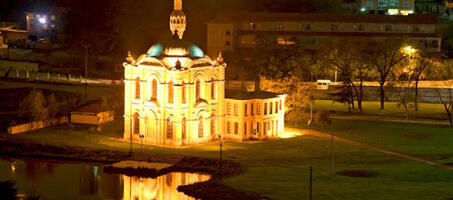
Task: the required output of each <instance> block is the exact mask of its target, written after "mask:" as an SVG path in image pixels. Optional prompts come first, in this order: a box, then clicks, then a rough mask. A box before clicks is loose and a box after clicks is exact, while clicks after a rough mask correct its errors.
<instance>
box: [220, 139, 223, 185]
mask: <svg viewBox="0 0 453 200" xmlns="http://www.w3.org/2000/svg"><path fill="white" fill-rule="evenodd" d="M219 140H220V144H219V145H220V164H219V170H220V179H222V147H223V143H222V135H219Z"/></svg>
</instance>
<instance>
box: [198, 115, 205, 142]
mask: <svg viewBox="0 0 453 200" xmlns="http://www.w3.org/2000/svg"><path fill="white" fill-rule="evenodd" d="M203 126H204V124H203V116H200V118H198V137H199V138H202V137H203V130H204V127H203Z"/></svg>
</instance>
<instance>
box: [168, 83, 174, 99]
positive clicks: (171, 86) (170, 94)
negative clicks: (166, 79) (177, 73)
mask: <svg viewBox="0 0 453 200" xmlns="http://www.w3.org/2000/svg"><path fill="white" fill-rule="evenodd" d="M173 94H174V91H173V81H170V83H168V103H173V99H174V96H173Z"/></svg>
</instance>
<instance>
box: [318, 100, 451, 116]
mask: <svg viewBox="0 0 453 200" xmlns="http://www.w3.org/2000/svg"><path fill="white" fill-rule="evenodd" d="M362 104H363V105H362V106H363V113H359V112H358V111H352V114H354V115H377V116H388V117H399V118H405V116H406V115H405V111H404V109H402V108H398V106H397V102H385V109H384V110H381V103H380V102H379V101H364V102H363V103H362ZM418 105H419V110H418V111H415V110H413V109H412V110H410V111H409V119H416V118H418V119H440V120H444V119H447V115H446V114H445V110H444V108H443V105H442V104H430V103H419V104H418ZM356 107H357V102H356ZM314 110H315V111H334V112H335V113H336V114H342V115H350V114H351V113H349V112H348V106H347V105H346V104H341V103H338V102H333V101H331V100H317V101H315V106H314Z"/></svg>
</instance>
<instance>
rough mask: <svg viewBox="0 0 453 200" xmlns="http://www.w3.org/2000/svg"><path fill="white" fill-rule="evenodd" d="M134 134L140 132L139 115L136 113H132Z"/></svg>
mask: <svg viewBox="0 0 453 200" xmlns="http://www.w3.org/2000/svg"><path fill="white" fill-rule="evenodd" d="M133 124H134V129H133V130H134V132H133V133H134V134H136V135H138V134H140V115H139V114H138V113H135V114H134V122H133Z"/></svg>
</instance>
